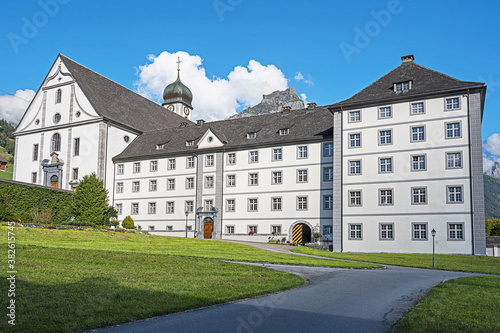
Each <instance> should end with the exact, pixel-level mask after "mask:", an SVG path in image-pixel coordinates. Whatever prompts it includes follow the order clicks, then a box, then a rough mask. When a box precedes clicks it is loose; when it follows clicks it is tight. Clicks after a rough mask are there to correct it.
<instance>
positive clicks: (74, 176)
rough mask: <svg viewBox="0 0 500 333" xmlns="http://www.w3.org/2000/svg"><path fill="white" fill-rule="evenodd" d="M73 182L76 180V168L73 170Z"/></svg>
mask: <svg viewBox="0 0 500 333" xmlns="http://www.w3.org/2000/svg"><path fill="white" fill-rule="evenodd" d="M73 180H78V168H73Z"/></svg>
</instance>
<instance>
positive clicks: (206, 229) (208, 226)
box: [203, 217, 214, 239]
mask: <svg viewBox="0 0 500 333" xmlns="http://www.w3.org/2000/svg"><path fill="white" fill-rule="evenodd" d="M212 232H214V220H213V219H212V218H211V217H205V219H203V238H205V239H212Z"/></svg>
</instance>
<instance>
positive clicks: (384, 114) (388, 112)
mask: <svg viewBox="0 0 500 333" xmlns="http://www.w3.org/2000/svg"><path fill="white" fill-rule="evenodd" d="M378 117H379V118H380V119H383V118H391V117H392V109H391V107H390V106H386V107H383V108H380V109H378Z"/></svg>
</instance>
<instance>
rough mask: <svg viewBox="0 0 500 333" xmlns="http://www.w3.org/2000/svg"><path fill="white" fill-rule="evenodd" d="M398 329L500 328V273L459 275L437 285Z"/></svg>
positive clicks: (460, 329) (428, 330) (451, 329)
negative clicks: (475, 275)
mask: <svg viewBox="0 0 500 333" xmlns="http://www.w3.org/2000/svg"><path fill="white" fill-rule="evenodd" d="M397 332H412V333H413V332H436V333H437V332H450V333H451V332H478V333H479V332H492V333H493V332H500V277H492V276H491V277H490V276H478V277H468V278H460V279H455V280H450V281H446V282H444V283H441V284H439V285H437V286H436V287H435V288H434V289H433V290H431V291H430V293H429V294H428V296H427V297H426V298H425V299H424V300H422V301H421V302H420V303H419V304H418V305H417V306H415V307H414V308H413V309H412V311H411V312H410V313H409V314H408V316H407V317H406V318H405V319H404V320H403V321H402V322H401V323H400V324H399V325H398V326H397Z"/></svg>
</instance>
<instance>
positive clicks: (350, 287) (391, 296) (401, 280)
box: [94, 244, 480, 333]
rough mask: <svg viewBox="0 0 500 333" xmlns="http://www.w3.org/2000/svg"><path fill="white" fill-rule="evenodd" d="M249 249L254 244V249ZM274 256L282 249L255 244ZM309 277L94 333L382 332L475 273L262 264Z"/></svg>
mask: <svg viewBox="0 0 500 333" xmlns="http://www.w3.org/2000/svg"><path fill="white" fill-rule="evenodd" d="M254 246H255V245H254ZM256 246H257V247H260V248H262V247H265V248H266V249H268V250H271V251H272V250H276V251H279V252H285V251H289V250H288V249H287V248H286V247H283V246H276V245H275V246H276V247H269V246H268V245H267V244H265V245H264V244H262V245H256ZM258 265H260V266H265V267H269V268H273V269H279V270H284V271H288V272H292V273H295V274H298V275H301V276H303V277H305V278H307V279H309V283H308V284H307V285H305V286H303V287H300V288H297V289H294V290H289V291H285V292H282V293H278V294H272V295H267V296H263V297H259V298H254V299H248V300H243V301H236V302H232V303H229V304H224V305H219V306H212V307H207V308H203V309H197V310H192V311H187V312H181V313H175V314H171V315H165V316H161V317H155V318H150V319H146V320H141V321H136V322H132V323H127V324H123V325H117V326H112V327H107V328H103V329H97V330H94V331H95V332H100V333H101V332H102V333H105V332H106V333H108V332H109V333H111V332H120V333H123V332H125V333H127V332H130V333H132V332H133V333H136V332H148V333H154V332H245V333H250V332H387V331H390V330H391V328H392V325H393V324H394V323H395V322H396V321H397V320H398V319H399V318H400V317H401V316H402V315H403V314H404V313H405V312H406V311H407V310H408V309H409V308H410V307H412V306H413V305H414V304H415V303H416V302H417V301H418V299H419V297H420V296H421V295H423V294H424V293H426V292H427V291H428V290H430V289H431V288H432V287H434V286H435V285H436V284H438V283H440V282H442V281H444V280H448V279H453V278H458V277H464V276H474V275H480V274H472V273H459V272H448V271H438V270H428V269H417V268H406V267H395V266H387V269H378V270H354V269H338V268H323V267H317V268H315V267H304V266H286V265H268V264H266V265H262V264H258Z"/></svg>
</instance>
